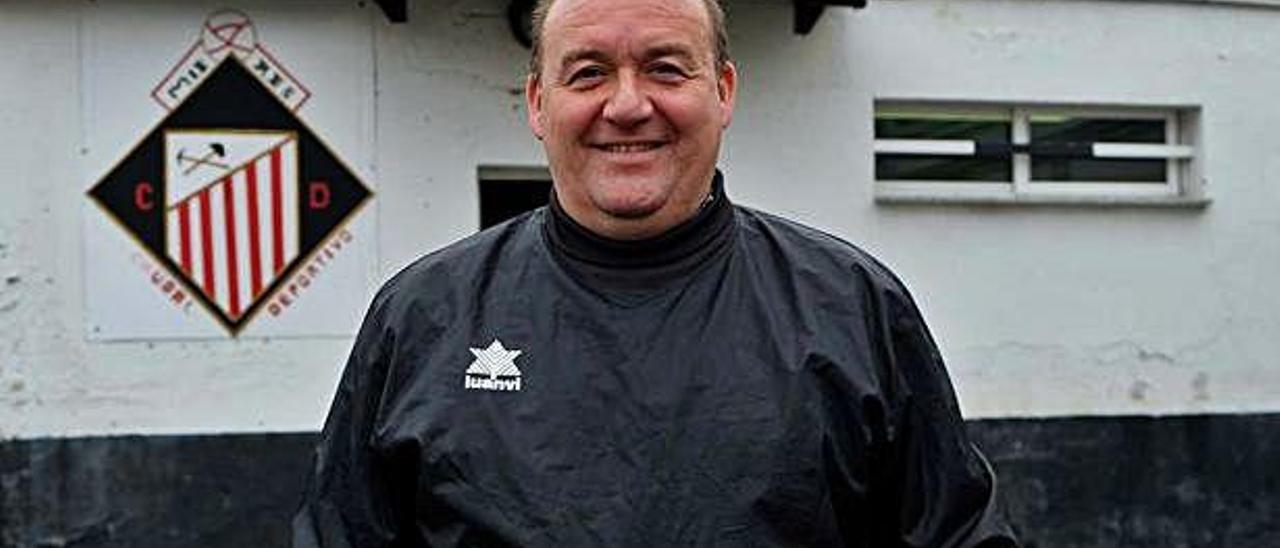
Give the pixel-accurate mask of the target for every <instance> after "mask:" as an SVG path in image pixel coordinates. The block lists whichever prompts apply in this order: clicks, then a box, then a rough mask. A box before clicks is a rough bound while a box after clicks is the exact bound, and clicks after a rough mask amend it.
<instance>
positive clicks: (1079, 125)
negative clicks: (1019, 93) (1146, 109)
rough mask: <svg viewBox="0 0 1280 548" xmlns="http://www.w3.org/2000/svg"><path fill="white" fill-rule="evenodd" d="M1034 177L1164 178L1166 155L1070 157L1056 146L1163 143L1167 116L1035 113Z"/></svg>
mask: <svg viewBox="0 0 1280 548" xmlns="http://www.w3.org/2000/svg"><path fill="white" fill-rule="evenodd" d="M1031 143H1032V144H1033V145H1034V146H1033V148H1032V154H1031V180H1032V181H1078V182H1090V181H1093V182H1120V183H1164V182H1165V179H1166V178H1167V170H1166V166H1167V163H1168V162H1167V161H1166V160H1163V159H1118V158H1089V157H1071V156H1074V154H1062V153H1058V154H1055V153H1053V152H1052V151H1054V150H1055V149H1057V150H1058V151H1061V150H1076V151H1085V155H1086V156H1089V155H1091V153H1090V152H1089V151H1091V149H1092V145H1093V144H1094V143H1146V144H1164V143H1165V121H1164V120H1162V119H1159V120H1142V119H1136V120H1135V119H1128V120H1126V119H1114V118H1112V119H1107V118H1083V117H1081V118H1073V117H1065V116H1061V117H1055V116H1032V117H1031Z"/></svg>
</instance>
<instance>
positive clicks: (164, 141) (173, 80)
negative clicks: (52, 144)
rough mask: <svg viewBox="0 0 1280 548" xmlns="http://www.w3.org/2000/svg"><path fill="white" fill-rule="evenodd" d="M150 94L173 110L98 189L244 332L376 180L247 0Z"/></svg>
mask: <svg viewBox="0 0 1280 548" xmlns="http://www.w3.org/2000/svg"><path fill="white" fill-rule="evenodd" d="M151 97H152V99H154V100H155V101H156V102H157V103H159V104H160V105H161V106H163V107H164V108H165V109H166V110H167V113H166V114H165V116H164V118H163V119H162V120H161V121H160V123H159V124H158V125H157V126H156V127H155V128H153V129H152V130H151V131H150V132H149V133H147V134H146V135H145V136H143V137H142V139H141V141H140V142H139V143H138V144H137V145H136V146H135V147H134V148H133V149H132V150H130V151H129V152H128V153H127V154H126V155H125V157H124V158H123V159H121V160H120V161H119V163H117V164H116V165H115V166H114V167H113V168H112V169H110V170H109V171H108V172H107V173H106V174H105V175H104V176H103V177H102V178H101V179H100V180H99V181H98V182H97V183H96V184H95V185H94V186H93V187H92V188H91V189H90V190H89V192H88V194H89V198H90V199H91V200H93V201H94V202H95V203H97V204H98V205H99V206H100V207H101V208H102V209H103V210H104V212H105V213H106V214H107V215H109V216H111V217H112V218H114V219H115V220H116V221H117V224H119V225H120V226H121V227H123V228H124V230H126V231H127V232H128V233H129V234H130V235H132V236H133V239H134V240H136V241H137V242H138V243H139V244H141V246H142V247H143V248H144V249H145V250H146V251H147V252H148V254H149V255H150V256H151V257H152V258H153V259H154V260H155V261H156V262H157V263H158V264H159V265H160V266H161V267H162V268H164V269H165V270H167V273H168V274H169V275H170V276H171V277H172V278H173V279H174V280H177V282H178V283H179V284H180V285H181V286H182V288H184V289H185V292H186V294H187V295H189V296H190V298H191V299H193V300H195V301H197V302H199V303H201V304H203V307H204V308H205V309H206V310H207V311H208V312H209V313H211V314H212V315H213V317H214V318H216V319H217V321H218V322H219V323H220V324H221V325H223V326H224V327H225V328H226V329H227V330H228V331H229V332H230V333H231V334H232V335H235V334H236V333H238V332H239V331H240V330H241V329H242V328H243V327H244V326H245V325H246V324H247V323H248V322H249V321H251V320H252V318H253V317H254V316H255V314H256V313H257V312H259V311H260V310H262V309H264V308H267V304H268V302H270V301H272V300H273V296H275V295H276V294H277V293H279V292H280V291H281V289H282V288H283V287H284V286H285V285H286V281H287V280H288V279H290V277H291V276H294V275H295V274H296V273H298V272H299V270H300V269H303V268H304V265H305V267H306V268H314V267H313V266H310V265H309V263H308V260H309V258H310V257H312V256H318V254H319V253H321V252H324V253H331V252H332V251H331V250H332V249H333V248H334V247H335V246H337V247H341V246H342V245H343V243H344V242H345V241H346V240H347V239H349V238H350V235H349V234H346V233H345V231H344V230H343V228H342V227H343V225H344V224H345V223H346V222H348V221H349V220H350V219H351V218H352V217H353V216H354V215H355V214H356V213H357V212H358V210H359V209H360V207H361V206H362V205H363V204H364V203H365V202H366V201H367V200H369V199H370V198H371V196H372V193H371V191H370V190H369V189H368V188H367V187H366V186H365V185H364V184H363V183H362V182H361V181H360V180H359V178H358V177H357V176H356V175H355V174H354V173H353V172H352V171H351V170H350V169H348V168H347V166H346V165H345V164H344V163H343V162H342V160H341V159H340V158H338V157H337V155H335V154H334V153H333V151H332V150H330V149H329V147H328V146H326V145H325V143H324V142H322V141H321V140H320V138H319V137H318V136H317V135H316V134H315V133H314V132H312V131H311V129H309V128H308V127H307V126H306V125H305V124H304V123H303V122H302V121H301V120H300V119H299V118H298V117H297V115H296V113H297V111H298V109H300V108H301V107H302V106H303V105H304V104H305V103H306V101H307V99H308V98H310V97H311V92H310V91H309V90H308V89H307V88H306V87H304V86H303V85H302V84H301V83H300V82H299V81H298V80H297V79H296V78H294V77H293V75H292V74H291V73H289V71H288V70H286V69H285V68H284V66H283V65H281V64H280V63H279V62H278V61H277V60H276V58H275V57H274V56H273V55H272V54H271V53H269V52H268V50H267V49H266V48H265V47H264V46H263V44H262V43H260V42H259V37H258V34H257V31H256V30H255V28H254V27H253V23H252V21H251V20H250V19H249V17H248V16H246V15H245V14H243V13H241V12H238V11H234V10H222V11H218V12H215V13H213V14H211V15H210V16H209V17H208V18H207V20H206V21H205V22H204V24H203V26H202V27H201V34H200V38H199V39H198V40H197V41H196V43H195V44H194V45H193V46H191V47H190V48H188V50H187V51H186V53H185V54H184V55H183V57H182V58H181V59H180V60H179V62H178V63H177V65H176V66H175V67H174V68H173V69H172V70H171V71H169V73H168V74H167V75H166V76H165V77H164V79H163V80H162V81H161V82H160V84H159V85H157V86H156V87H155V89H154V90H153V91H152V93H151ZM294 297H296V295H294ZM174 298H178V297H174ZM288 299H289V297H287V296H281V297H280V298H279V299H277V300H278V301H279V302H285V303H288V302H289V301H288ZM278 308H279V305H274V306H273V312H272V313H273V314H275V313H278V312H279V310H278Z"/></svg>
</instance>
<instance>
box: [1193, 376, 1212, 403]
mask: <svg viewBox="0 0 1280 548" xmlns="http://www.w3.org/2000/svg"><path fill="white" fill-rule="evenodd" d="M1191 395H1192V396H1191V397H1192V398H1195V400H1196V401H1208V400H1209V374H1208V373H1205V372H1204V371H1200V372H1197V373H1196V376H1195V377H1194V378H1192V379H1191Z"/></svg>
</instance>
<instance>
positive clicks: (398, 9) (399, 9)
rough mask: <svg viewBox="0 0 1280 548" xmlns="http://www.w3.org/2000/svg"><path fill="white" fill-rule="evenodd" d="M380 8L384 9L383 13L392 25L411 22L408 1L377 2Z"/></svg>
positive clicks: (383, 0)
mask: <svg viewBox="0 0 1280 548" xmlns="http://www.w3.org/2000/svg"><path fill="white" fill-rule="evenodd" d="M377 2H378V7H380V8H382V13H385V14H387V20H389V21H391V22H392V23H404V22H406V21H408V20H409V8H408V6H406V5H405V3H406V2H407V0H377Z"/></svg>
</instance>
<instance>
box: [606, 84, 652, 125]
mask: <svg viewBox="0 0 1280 548" xmlns="http://www.w3.org/2000/svg"><path fill="white" fill-rule="evenodd" d="M652 115H653V103H652V102H651V101H650V98H649V96H648V94H647V93H646V92H645V90H644V88H643V85H642V82H640V79H639V78H637V77H636V75H635V74H634V73H631V72H629V71H623V72H621V73H619V74H618V79H617V81H616V83H615V85H614V88H613V93H611V94H610V95H609V98H608V100H607V102H605V105H604V119H605V120H608V121H609V122H610V123H612V124H615V125H618V126H621V127H632V126H635V125H637V124H640V123H642V122H644V121H645V120H648V119H649V117H650V116H652Z"/></svg>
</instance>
